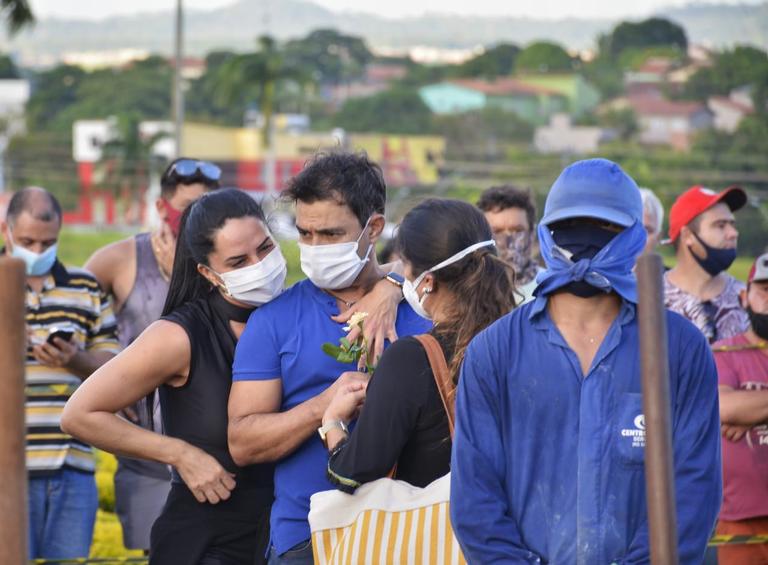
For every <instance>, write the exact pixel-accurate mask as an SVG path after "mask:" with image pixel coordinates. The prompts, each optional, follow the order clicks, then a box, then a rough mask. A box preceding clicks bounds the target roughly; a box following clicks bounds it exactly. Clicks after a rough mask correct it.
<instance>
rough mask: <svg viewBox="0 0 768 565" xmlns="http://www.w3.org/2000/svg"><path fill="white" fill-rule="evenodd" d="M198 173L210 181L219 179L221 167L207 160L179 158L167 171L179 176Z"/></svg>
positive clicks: (189, 175)
mask: <svg viewBox="0 0 768 565" xmlns="http://www.w3.org/2000/svg"><path fill="white" fill-rule="evenodd" d="M198 172H199V173H200V174H201V175H203V176H204V177H205V178H207V179H208V180H211V181H218V180H219V179H221V169H220V168H219V167H218V166H217V165H214V164H213V163H209V162H208V161H195V160H194V159H179V160H178V161H176V162H175V163H174V164H173V165H172V166H171V170H170V171H169V173H176V174H177V175H179V176H180V177H191V176H193V175H195V174H196V173H198Z"/></svg>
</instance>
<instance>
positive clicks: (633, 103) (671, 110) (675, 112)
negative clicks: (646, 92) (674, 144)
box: [627, 96, 707, 117]
mask: <svg viewBox="0 0 768 565" xmlns="http://www.w3.org/2000/svg"><path fill="white" fill-rule="evenodd" d="M627 102H628V103H629V106H630V107H631V108H632V109H633V110H634V111H635V113H636V114H638V115H651V116H686V117H687V116H691V115H693V114H696V113H698V112H702V111H706V110H707V107H706V106H705V105H704V104H702V103H700V102H679V101H676V100H667V99H666V98H661V97H659V96H631V97H629V98H628V99H627Z"/></svg>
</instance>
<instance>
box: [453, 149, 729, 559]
mask: <svg viewBox="0 0 768 565" xmlns="http://www.w3.org/2000/svg"><path fill="white" fill-rule="evenodd" d="M642 219H643V208H642V203H641V199H640V193H639V191H638V188H637V186H636V185H635V182H634V181H633V180H632V179H631V178H630V177H629V176H627V175H626V173H624V171H622V170H621V168H620V167H619V166H618V165H616V164H615V163H612V162H610V161H607V160H605V159H591V160H587V161H580V162H577V163H574V164H573V165H571V166H570V167H568V168H566V169H565V170H564V171H563V172H562V174H561V175H560V177H559V178H558V179H557V180H556V181H555V183H554V185H553V186H552V189H551V191H550V193H549V195H548V198H547V202H546V207H545V210H544V217H543V218H542V220H541V223H540V226H539V240H540V242H541V251H542V256H543V258H544V261H545V263H546V266H547V270H546V271H545V272H544V273H542V274H541V275H539V277H538V278H537V280H538V287H537V290H536V292H535V295H536V299H535V300H534V301H533V302H532V303H529V304H526V305H524V306H522V307H520V308H518V309H517V310H515V311H514V312H512V313H511V314H509V315H508V316H506V317H504V318H502V319H501V320H499V321H498V322H497V323H496V324H494V325H492V326H491V327H489V328H488V329H487V330H486V331H484V332H483V333H481V334H479V335H478V336H477V337H476V338H475V339H474V340H473V341H472V343H471V344H470V347H469V349H468V351H467V354H466V357H465V360H464V367H463V371H462V375H461V379H460V380H459V386H458V395H457V403H456V419H457V422H456V431H455V437H454V450H453V454H452V464H451V470H452V476H451V520H452V523H453V527H454V530H455V532H456V536H457V538H458V540H459V542H460V543H461V546H462V549H463V551H464V555H465V556H466V558H467V561H468V562H472V563H491V562H493V563H512V562H514V563H576V564H579V565H591V564H609V563H621V564H629V563H648V561H649V558H650V556H649V540H648V517H647V506H646V496H645V477H644V452H645V419H644V416H643V413H642V396H641V384H640V352H639V342H638V339H639V338H638V324H637V317H636V303H637V286H636V281H635V277H634V275H633V272H632V269H633V267H634V264H635V260H636V258H637V255H639V254H640V252H641V251H642V249H643V247H644V245H645V240H646V234H645V229H644V227H643V224H642ZM667 324H668V328H669V330H668V336H669V337H668V350H669V373H670V394H671V400H672V436H673V440H672V441H673V449H674V462H675V465H674V475H675V492H676V496H677V500H676V503H677V512H678V517H677V525H678V540H679V552H680V562H681V563H690V564H693V563H701V561H702V558H703V556H704V551H705V547H706V544H707V540H708V538H709V536H710V534H711V532H712V529H713V526H714V524H715V519H716V517H717V512H718V509H719V506H720V498H721V478H720V441H719V432H720V425H719V418H718V405H717V374H716V371H715V366H714V362H713V359H712V354H711V353H710V351H709V347H708V345H707V342H706V340H705V339H704V338H703V336H702V335H701V333H700V332H698V331H697V330H696V328H695V327H694V326H693V325H692V324H691V323H690V322H688V321H687V320H684V319H683V318H682V317H680V316H678V315H677V314H673V313H671V312H669V313H668V314H667Z"/></svg>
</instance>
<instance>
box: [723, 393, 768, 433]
mask: <svg viewBox="0 0 768 565" xmlns="http://www.w3.org/2000/svg"><path fill="white" fill-rule="evenodd" d="M720 420H721V421H722V423H724V424H731V425H737V426H757V425H760V424H764V423H766V422H768V390H727V391H724V390H722V389H721V391H720Z"/></svg>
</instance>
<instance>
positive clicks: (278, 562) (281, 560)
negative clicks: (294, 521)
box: [267, 540, 315, 565]
mask: <svg viewBox="0 0 768 565" xmlns="http://www.w3.org/2000/svg"><path fill="white" fill-rule="evenodd" d="M314 562H315V560H314V556H313V555H312V540H306V541H303V542H301V543H298V544H296V545H294V546H293V547H292V548H291V549H289V550H288V551H286V552H285V553H283V554H282V555H278V554H277V550H275V546H274V545H273V546H272V547H270V548H269V561H267V565H313V563H314Z"/></svg>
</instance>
